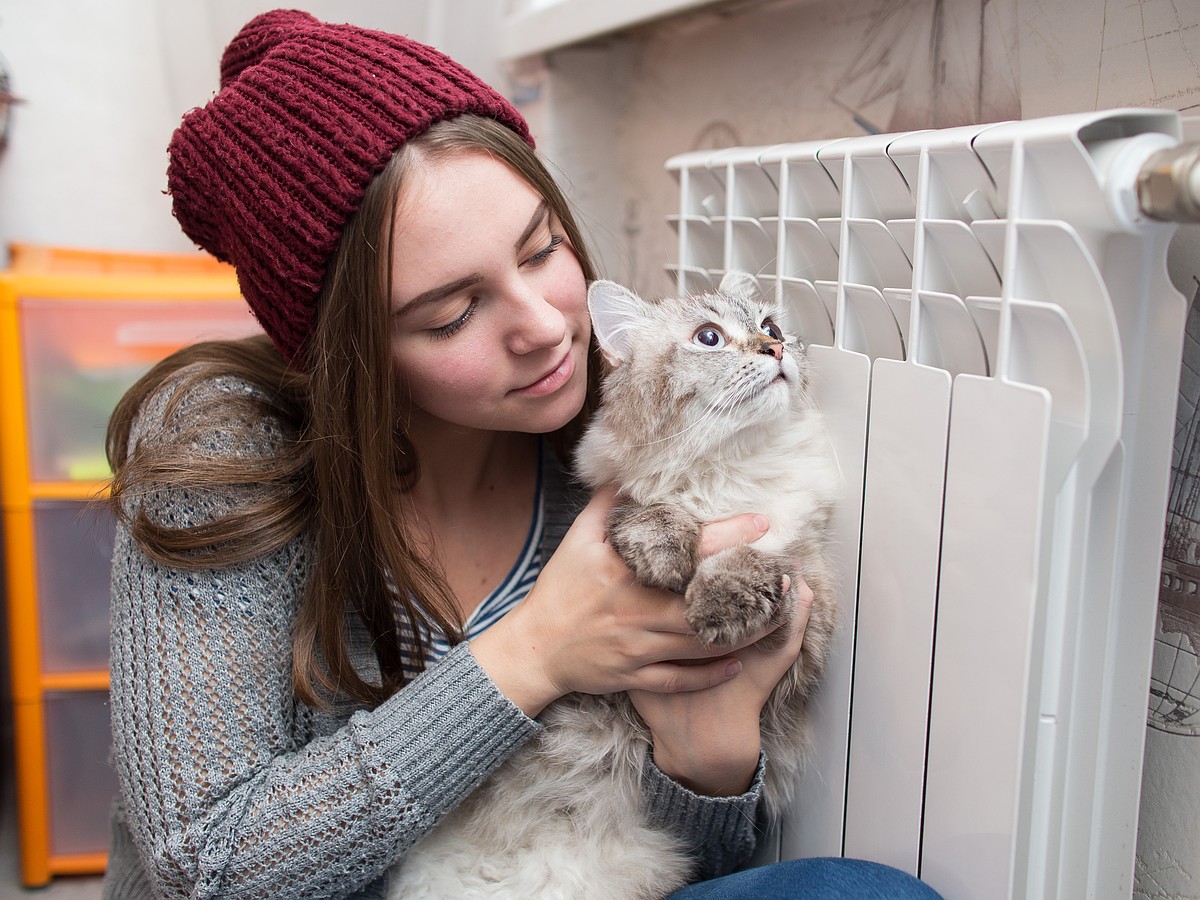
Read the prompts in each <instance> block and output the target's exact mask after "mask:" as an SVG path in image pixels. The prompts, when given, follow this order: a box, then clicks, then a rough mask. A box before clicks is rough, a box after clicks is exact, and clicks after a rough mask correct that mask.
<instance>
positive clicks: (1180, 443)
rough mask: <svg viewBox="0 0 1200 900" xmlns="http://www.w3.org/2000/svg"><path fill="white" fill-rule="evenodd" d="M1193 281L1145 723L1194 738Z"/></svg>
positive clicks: (1198, 421) (1199, 405)
mask: <svg viewBox="0 0 1200 900" xmlns="http://www.w3.org/2000/svg"><path fill="white" fill-rule="evenodd" d="M1193 280H1195V282H1196V288H1197V290H1196V292H1195V296H1194V297H1193V300H1192V307H1191V310H1190V312H1189V314H1188V324H1187V343H1186V345H1185V346H1186V348H1187V350H1186V351H1185V354H1184V360H1183V377H1182V378H1181V379H1180V384H1179V406H1178V413H1177V416H1176V423H1175V447H1174V452H1173V458H1172V462H1171V493H1170V496H1169V499H1168V506H1167V523H1166V533H1165V536H1164V542H1163V568H1162V582H1161V584H1160V587H1159V592H1158V602H1159V634H1158V636H1157V638H1156V641H1155V648H1154V657H1155V658H1154V671H1153V673H1152V678H1151V682H1150V705H1149V712H1148V716H1147V724H1148V725H1149V726H1150V727H1151V728H1155V729H1158V730H1159V731H1163V732H1166V733H1168V734H1175V735H1183V736H1188V737H1200V279H1196V278H1195V277H1194V276H1193ZM1189 351H1190V352H1189Z"/></svg>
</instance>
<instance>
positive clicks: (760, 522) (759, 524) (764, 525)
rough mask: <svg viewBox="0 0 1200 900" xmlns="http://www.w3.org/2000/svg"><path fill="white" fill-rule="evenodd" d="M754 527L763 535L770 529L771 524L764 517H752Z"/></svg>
mask: <svg viewBox="0 0 1200 900" xmlns="http://www.w3.org/2000/svg"><path fill="white" fill-rule="evenodd" d="M754 527H755V528H757V529H758V530H759V531H760V532H763V533H765V532H766V530H767V529H768V528H770V527H771V523H770V522H768V521H767V517H766V516H759V515H756V516H755V517H754Z"/></svg>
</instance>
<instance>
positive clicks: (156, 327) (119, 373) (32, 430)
mask: <svg viewBox="0 0 1200 900" xmlns="http://www.w3.org/2000/svg"><path fill="white" fill-rule="evenodd" d="M17 302H18V307H19V312H20V319H21V343H22V353H23V355H24V361H25V365H24V368H25V394H26V406H27V417H28V428H29V464H30V465H29V467H30V472H31V475H32V478H33V480H34V481H63V480H79V481H92V480H100V479H103V478H105V477H107V476H108V473H109V469H108V464H107V462H106V461H105V456H104V431H105V428H106V427H107V425H108V420H109V416H110V415H111V413H112V410H113V407H115V406H116V404H117V401H118V400H119V399H120V398H121V395H122V394H124V393H125V391H126V390H127V389H128V388H129V386H130V385H131V384H133V382H134V381H136V380H137V379H138V378H139V377H140V376H141V375H142V373H143V372H145V371H146V370H147V369H149V368H150V366H151V365H153V364H154V363H155V362H157V361H158V360H159V359H161V358H163V357H164V356H167V355H168V354H169V353H171V352H172V351H174V350H176V349H178V348H179V347H182V346H184V345H186V344H190V343H194V342H195V341H198V340H203V339H208V338H229V337H243V336H245V335H248V334H254V333H257V332H259V331H260V330H261V329H259V327H258V324H257V322H255V320H254V318H253V316H252V315H251V314H250V312H249V309H248V308H247V306H246V304H245V303H244V302H243V301H242V300H240V299H230V300H218V301H213V300H204V301H195V300H187V301H183V300H176V301H170V302H145V301H109V300H71V299H69V298H64V299H52V300H47V299H32V298H19V299H18V301H17Z"/></svg>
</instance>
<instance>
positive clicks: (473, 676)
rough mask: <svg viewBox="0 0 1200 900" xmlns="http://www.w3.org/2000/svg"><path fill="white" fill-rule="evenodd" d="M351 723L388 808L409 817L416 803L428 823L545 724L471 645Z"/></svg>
mask: <svg viewBox="0 0 1200 900" xmlns="http://www.w3.org/2000/svg"><path fill="white" fill-rule="evenodd" d="M351 723H352V726H353V727H354V728H355V729H356V732H357V735H358V740H359V742H360V745H361V746H362V748H363V765H364V766H365V767H366V768H367V770H368V773H369V774H370V776H371V778H372V781H373V783H374V785H375V790H376V792H377V799H382V800H383V802H382V806H383V808H384V809H385V810H386V809H387V808H388V807H389V801H392V802H398V803H399V804H400V805H401V806H402V807H404V808H406V809H407V810H408V811H409V814H411V811H412V804H413V803H414V802H415V803H416V804H419V805H420V806H421V807H423V810H424V812H425V813H426V814H427V815H428V816H429V819H430V822H429V824H430V825H432V824H433V823H435V822H437V821H438V820H439V819H441V818H442V816H444V815H445V814H446V813H447V812H449V811H450V810H451V809H453V808H454V807H455V806H457V805H458V803H459V802H460V801H462V799H463V798H465V797H466V796H467V795H468V794H469V793H471V791H472V790H474V789H475V788H476V787H477V786H478V785H479V784H480V783H481V782H482V781H483V780H484V779H485V778H487V776H488V775H490V774H491V773H492V772H493V771H495V769H496V768H497V767H498V766H499V765H500V764H501V763H503V762H504V761H505V760H506V759H508V757H509V756H511V755H512V753H513V752H514V751H515V750H516V749H517V748H518V747H520V746H521V745H522V744H524V743H525V742H526V741H528V740H529V739H530V738H531V737H533V736H534V735H535V734H536V733H537V732H538V731H540V730H541V727H542V726H541V725H539V724H538V723H537V722H535V721H534V720H533V719H530V718H529V717H528V716H526V715H525V713H524V712H522V711H521V709H520V708H519V707H517V706H516V705H515V704H514V703H513V702H512V701H511V700H509V699H508V698H507V697H506V696H504V694H502V693H501V692H500V690H499V689H498V688H497V687H496V685H495V684H493V683H492V680H491V679H490V678H489V677H488V676H487V674H486V673H485V672H484V671H483V669H481V668H480V667H479V664H478V663H477V662H476V661H475V656H474V655H473V654H472V653H471V651H470V647H469V645H468V644H467V643H466V642H464V643H461V644H458V645H456V646H454V647H452V648H451V649H450V652H449V653H447V654H446V655H445V656H444V657H443V658H442V659H441V660H440V661H439V662H438V663H437V664H435V665H434V666H431V667H430V668H428V669H426V670H425V671H424V672H422V673H421V674H420V675H419V676H418V677H417V678H415V679H414V680H413V681H412V682H411V683H410V684H408V685H406V686H405V687H404V688H402V689H401V690H400V691H398V692H397V693H396V694H395V695H393V696H392V697H389V698H388V699H387V700H386V701H384V702H383V703H382V704H380V705H379V707H378V708H377V709H375V710H374V711H373V712H369V713H356V714H355V715H354V717H353V718H352V719H351ZM385 817H388V816H387V814H386V813H385Z"/></svg>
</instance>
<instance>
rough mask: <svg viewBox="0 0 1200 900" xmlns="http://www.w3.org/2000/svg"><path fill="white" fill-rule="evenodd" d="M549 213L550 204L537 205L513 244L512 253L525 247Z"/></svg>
mask: <svg viewBox="0 0 1200 900" xmlns="http://www.w3.org/2000/svg"><path fill="white" fill-rule="evenodd" d="M549 211H550V204H548V203H547V202H546V201H545V200H543V201H542V202H541V203H539V204H538V205H537V209H535V210H534V211H533V215H532V216H531V217H530V219H529V224H528V225H526V226H525V230H524V231H522V232H521V236H520V237H519V238H517V242H516V243H515V244H513V252H515V253H519V252H520V251H521V248H522V247H524V246H525V242H526V241H528V240H529V238H530V236H531V235H532V234H533V233H534V232H535V231H537V230H538V228H540V227H541V225H542V222H544V221H546V214H547V213H548V212H549Z"/></svg>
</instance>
